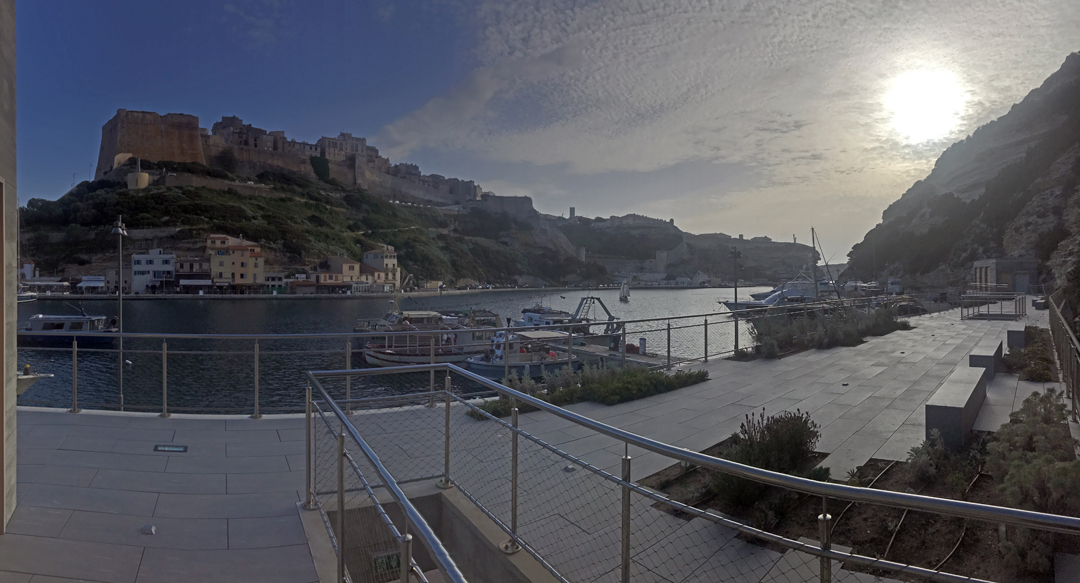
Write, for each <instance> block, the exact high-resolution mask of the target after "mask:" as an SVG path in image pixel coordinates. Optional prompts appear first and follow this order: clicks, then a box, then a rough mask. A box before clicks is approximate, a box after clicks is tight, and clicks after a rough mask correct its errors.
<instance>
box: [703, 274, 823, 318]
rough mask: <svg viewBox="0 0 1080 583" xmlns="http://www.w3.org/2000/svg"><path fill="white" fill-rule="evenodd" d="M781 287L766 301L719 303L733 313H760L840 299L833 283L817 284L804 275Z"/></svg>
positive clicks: (722, 301) (820, 282)
mask: <svg viewBox="0 0 1080 583" xmlns="http://www.w3.org/2000/svg"><path fill="white" fill-rule="evenodd" d="M779 287H780V289H778V290H773V291H772V293H770V294H769V295H768V296H766V297H765V298H764V299H760V300H759V299H751V300H746V301H740V302H736V301H727V300H719V303H721V304H723V305H724V306H726V307H727V309H728V310H731V311H732V312H737V311H738V312H741V311H747V310H750V311H755V312H760V311H765V310H769V309H770V308H781V307H790V306H802V305H805V304H808V303H814V302H821V301H828V300H835V299H839V298H838V296H837V295H836V287H835V285H834V284H833V282H831V281H828V280H820V281H817V282H815V281H812V280H811V279H810V278H809V277H806V276H804V275H800V276H799V277H797V278H795V279H793V280H791V281H789V282H786V283H784V284H783V285H782V286H779ZM751 297H753V296H751Z"/></svg>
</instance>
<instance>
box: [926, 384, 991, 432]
mask: <svg viewBox="0 0 1080 583" xmlns="http://www.w3.org/2000/svg"><path fill="white" fill-rule="evenodd" d="M986 382H987V369H985V368H982V367H974V366H973V367H965V366H958V367H956V369H954V370H953V371H952V372H951V373H950V374H949V376H947V377H945V382H943V383H941V386H939V387H938V388H937V390H936V391H934V394H933V395H931V396H930V400H929V401H927V402H926V438H927V439H929V438H930V432H931V431H933V430H934V429H937V430H938V432H939V433H940V434H941V441H942V443H943V444H944V445H945V447H947V448H949V449H952V450H956V449H960V448H961V447H963V445H964V443H966V442H967V440H968V438H969V437H970V435H971V428H972V426H974V425H975V419H976V418H977V417H978V416H979V409H980V408H982V404H983V401H985V400H986Z"/></svg>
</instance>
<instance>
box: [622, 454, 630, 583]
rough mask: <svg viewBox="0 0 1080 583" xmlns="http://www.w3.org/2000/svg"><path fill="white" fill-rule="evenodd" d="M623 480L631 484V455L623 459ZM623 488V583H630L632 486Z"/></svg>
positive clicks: (624, 456) (626, 455)
mask: <svg viewBox="0 0 1080 583" xmlns="http://www.w3.org/2000/svg"><path fill="white" fill-rule="evenodd" d="M622 479H623V482H625V483H626V484H629V483H630V454H629V453H627V454H625V455H623V458H622ZM626 484H624V485H623V487H622V583H630V486H628V485H626Z"/></svg>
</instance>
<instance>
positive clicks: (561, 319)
mask: <svg viewBox="0 0 1080 583" xmlns="http://www.w3.org/2000/svg"><path fill="white" fill-rule="evenodd" d="M594 310H595V316H594V315H593V313H594ZM601 311H603V313H601ZM618 320H619V319H618V318H616V317H615V315H614V314H612V313H611V310H609V309H608V307H607V306H606V305H605V304H604V301H603V300H601V299H600V298H598V297H596V296H585V297H583V298H581V300H580V301H579V302H578V305H577V309H576V310H574V312H573V313H571V312H567V311H566V310H559V309H556V308H553V307H551V306H544V305H541V304H536V305H534V306H532V307H529V308H525V309H524V310H521V319H520V320H514V326H517V327H531V326H562V330H564V331H566V330H571V331H573V332H574V334H582V335H590V334H591V330H590V326H589V324H590V323H593V322H594V323H596V324H597V325H599V324H604V332H603V333H604V334H605V335H608V334H616V333H618V332H620V331H622V324H621V323H619V321H618Z"/></svg>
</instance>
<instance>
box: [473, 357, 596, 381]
mask: <svg viewBox="0 0 1080 583" xmlns="http://www.w3.org/2000/svg"><path fill="white" fill-rule="evenodd" d="M467 365H468V368H469V370H470V371H472V372H474V373H476V374H478V375H480V376H482V377H484V378H487V379H491V380H493V381H501V380H502V379H503V375H504V373H505V372H506V367H505V366H504V365H503V363H501V362H495V363H491V362H483V361H477V360H470V361H468V362H467ZM564 368H566V361H565V360H563V361H561V362H560V361H557V360H556V361H547V362H529V363H521V364H511V365H510V367H509V370H510V375H511V376H516V377H519V378H524V377H525V376H529V377H531V378H534V379H539V378H542V377H543V376H544V373H548V374H550V373H554V372H556V371H560V370H562V369H564ZM580 368H581V362H580V361H578V360H577V359H576V358H575V359H574V370H578V369H580Z"/></svg>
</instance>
